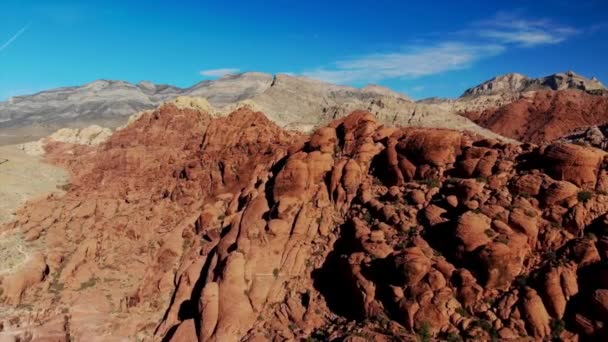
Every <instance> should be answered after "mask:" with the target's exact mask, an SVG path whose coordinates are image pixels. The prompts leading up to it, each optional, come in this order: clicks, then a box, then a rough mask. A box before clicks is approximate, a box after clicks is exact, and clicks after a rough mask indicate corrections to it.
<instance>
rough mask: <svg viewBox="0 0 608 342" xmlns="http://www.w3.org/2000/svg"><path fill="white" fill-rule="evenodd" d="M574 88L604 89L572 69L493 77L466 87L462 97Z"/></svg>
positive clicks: (583, 89)
mask: <svg viewBox="0 0 608 342" xmlns="http://www.w3.org/2000/svg"><path fill="white" fill-rule="evenodd" d="M567 89H575V90H582V91H587V92H594V91H601V90H606V87H605V86H604V85H603V84H602V83H601V82H600V81H599V80H598V79H596V78H595V77H593V78H591V79H588V78H586V77H584V76H581V75H578V74H576V73H575V72H574V71H568V72H565V73H557V74H553V75H549V76H546V77H541V78H530V77H527V76H524V75H522V74H517V73H512V74H506V75H502V76H498V77H495V78H493V79H491V80H489V81H486V82H484V83H482V84H480V85H478V86H475V87H473V88H470V89H467V90H466V91H465V92H464V94H463V95H462V97H470V96H479V95H498V94H515V95H518V94H522V93H525V92H529V91H538V90H567Z"/></svg>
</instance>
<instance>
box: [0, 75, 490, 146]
mask: <svg viewBox="0 0 608 342" xmlns="http://www.w3.org/2000/svg"><path fill="white" fill-rule="evenodd" d="M184 96H185V97H193V98H204V99H206V100H207V101H208V102H209V103H210V104H211V105H212V106H213V107H214V108H218V109H220V110H221V109H223V110H221V111H222V112H224V113H226V112H227V111H229V110H230V109H235V107H237V106H239V105H242V104H249V105H251V106H253V107H255V108H256V109H259V110H261V111H263V112H264V113H266V115H268V116H269V117H270V118H271V119H272V120H274V121H275V122H277V123H278V124H279V125H281V126H283V127H288V128H292V129H297V130H304V131H307V130H310V129H312V128H313V127H315V126H317V125H320V124H323V123H326V122H327V121H330V120H332V119H334V118H337V117H340V116H343V115H346V114H348V113H350V112H351V111H353V110H357V109H363V110H369V111H371V112H374V113H375V114H377V115H378V117H379V118H380V119H381V120H382V121H384V122H386V123H391V124H400V125H416V126H425V127H445V128H454V129H461V130H463V129H467V130H472V131H475V132H478V133H481V134H484V135H490V136H495V135H494V134H492V133H491V132H489V131H486V130H484V129H481V128H479V127H478V126H477V125H475V124H474V123H473V122H471V121H470V120H468V119H466V118H464V117H462V116H459V115H456V114H453V113H452V112H451V110H450V109H449V108H448V109H445V108H442V107H440V106H435V105H428V104H424V103H420V104H418V103H416V102H414V101H412V100H411V99H410V98H409V97H407V96H405V95H403V94H400V93H397V92H395V91H393V90H390V89H388V88H384V87H381V86H377V85H370V86H367V87H364V88H353V87H347V86H338V85H333V84H330V83H325V82H321V81H316V80H312V79H308V78H304V77H297V76H291V75H284V74H278V75H271V74H265V73H257V72H249V73H243V74H238V75H228V76H225V77H223V78H221V79H218V80H212V81H204V82H201V83H198V84H196V85H194V86H192V87H190V88H178V87H174V86H170V85H157V84H153V83H150V82H141V83H138V84H132V83H129V82H124V81H106V80H101V81H95V82H92V83H89V84H86V85H84V86H78V87H68V88H59V89H54V90H50V91H44V92H40V93H37V94H33V95H29V96H18V97H13V98H11V99H9V100H8V101H6V102H0V144H7V143H18V142H23V141H30V140H36V139H38V138H40V137H43V136H47V135H49V134H50V133H52V132H54V131H55V130H57V129H59V128H64V127H75V128H81V127H85V126H88V125H91V124H97V125H100V126H104V127H110V128H115V127H119V126H120V125H123V124H124V123H126V122H127V120H128V118H129V116H130V115H132V114H134V113H137V112H140V111H144V110H148V109H152V108H155V107H156V106H158V105H159V104H161V103H163V102H166V101H169V100H172V99H174V98H176V97H184Z"/></svg>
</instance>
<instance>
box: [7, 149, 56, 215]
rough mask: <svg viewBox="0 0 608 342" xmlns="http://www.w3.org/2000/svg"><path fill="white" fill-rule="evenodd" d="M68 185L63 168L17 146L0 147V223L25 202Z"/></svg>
mask: <svg viewBox="0 0 608 342" xmlns="http://www.w3.org/2000/svg"><path fill="white" fill-rule="evenodd" d="M67 182H68V176H67V172H65V170H63V169H62V168H59V167H56V166H53V165H50V164H47V163H44V162H43V161H42V160H41V158H39V157H33V156H29V155H27V154H25V153H24V152H23V151H22V150H21V149H19V148H18V146H17V145H7V146H0V223H2V222H6V221H8V220H10V219H11V218H12V216H13V213H14V211H15V210H16V209H18V208H19V207H20V206H22V205H23V203H25V202H26V201H28V200H30V199H33V198H36V197H39V196H43V195H46V194H48V193H50V192H59V191H61V190H60V189H59V188H58V186H61V185H62V184H65V183H67Z"/></svg>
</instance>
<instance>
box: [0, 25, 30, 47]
mask: <svg viewBox="0 0 608 342" xmlns="http://www.w3.org/2000/svg"><path fill="white" fill-rule="evenodd" d="M30 24H31V23H27V25H25V26H23V27H22V28H21V30H19V31H17V33H15V34H14V35H13V36H12V37H11V38H9V40H7V41H6V42H5V43H4V44H2V45H0V52H1V51H2V50H4V49H6V48H7V47H9V46H10V45H11V44H13V43H14V42H15V40H17V38H19V37H20V36H21V35H22V34H23V33H25V31H27V29H29V28H30Z"/></svg>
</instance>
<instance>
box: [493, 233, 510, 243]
mask: <svg viewBox="0 0 608 342" xmlns="http://www.w3.org/2000/svg"><path fill="white" fill-rule="evenodd" d="M495 241H496V242H500V243H502V244H505V245H508V244H509V238H508V237H507V236H506V235H500V236H499V237H497V238H496V240H495Z"/></svg>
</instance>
